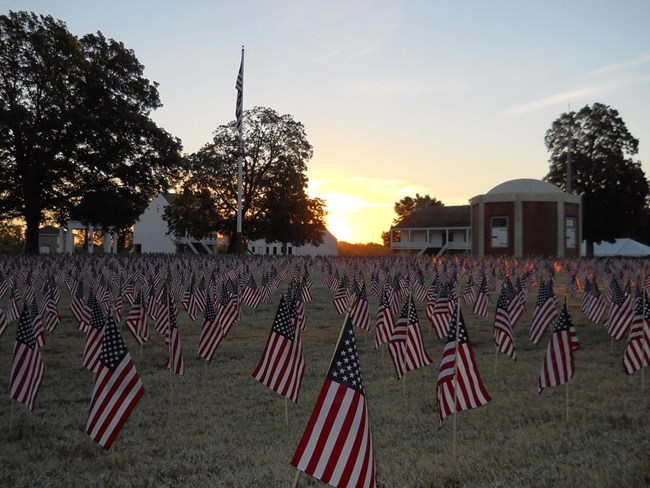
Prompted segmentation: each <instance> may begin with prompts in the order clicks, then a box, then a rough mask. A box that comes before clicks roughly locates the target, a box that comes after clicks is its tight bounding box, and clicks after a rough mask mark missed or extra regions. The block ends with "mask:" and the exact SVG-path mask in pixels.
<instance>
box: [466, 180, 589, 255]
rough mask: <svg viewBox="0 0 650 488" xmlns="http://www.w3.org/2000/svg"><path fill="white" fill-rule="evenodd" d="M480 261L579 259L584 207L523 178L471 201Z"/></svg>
mask: <svg viewBox="0 0 650 488" xmlns="http://www.w3.org/2000/svg"><path fill="white" fill-rule="evenodd" d="M470 204H471V207H472V254H473V255H475V256H487V255H508V256H558V257H565V256H579V255H580V241H581V240H582V237H581V236H582V218H581V215H582V201H581V198H580V197H579V196H577V195H572V194H569V193H565V192H563V191H562V190H560V189H559V188H558V187H557V186H555V185H553V184H551V183H546V182H544V181H540V180H533V179H528V178H521V179H517V180H510V181H506V182H505V183H501V184H500V185H497V186H495V187H494V188H492V189H491V190H490V191H489V192H487V193H486V194H485V195H478V196H475V197H473V198H472V199H471V200H470Z"/></svg>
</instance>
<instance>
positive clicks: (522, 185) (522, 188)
mask: <svg viewBox="0 0 650 488" xmlns="http://www.w3.org/2000/svg"><path fill="white" fill-rule="evenodd" d="M501 193H563V191H562V190H560V189H559V188H558V187H557V186H555V185H554V184H552V183H547V182H546V181H541V180H534V179H532V178H519V179H516V180H510V181H506V182H504V183H501V184H499V185H497V186H495V187H494V188H492V189H491V190H490V191H489V192H487V194H488V195H497V194H501Z"/></svg>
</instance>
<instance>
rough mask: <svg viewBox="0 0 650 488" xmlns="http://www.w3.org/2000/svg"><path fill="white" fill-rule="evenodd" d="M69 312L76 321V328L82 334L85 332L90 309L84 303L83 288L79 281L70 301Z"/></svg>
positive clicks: (88, 321)
mask: <svg viewBox="0 0 650 488" xmlns="http://www.w3.org/2000/svg"><path fill="white" fill-rule="evenodd" d="M70 310H71V311H72V315H74V318H75V319H76V320H77V328H78V329H79V330H80V331H82V332H86V331H87V330H88V324H89V323H90V308H88V307H87V306H86V303H85V302H84V286H83V282H82V281H81V280H79V281H78V282H77V285H76V286H75V290H74V295H73V296H72V298H71V300H70Z"/></svg>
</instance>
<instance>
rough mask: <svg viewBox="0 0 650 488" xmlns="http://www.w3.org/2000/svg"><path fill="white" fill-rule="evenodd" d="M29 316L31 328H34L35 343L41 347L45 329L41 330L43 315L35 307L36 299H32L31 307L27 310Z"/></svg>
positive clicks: (43, 341)
mask: <svg viewBox="0 0 650 488" xmlns="http://www.w3.org/2000/svg"><path fill="white" fill-rule="evenodd" d="M29 314H30V316H31V319H32V326H33V327H34V337H36V343H37V344H38V345H39V346H40V347H43V345H44V344H45V329H43V315H42V313H41V311H40V310H39V308H38V306H37V305H36V297H34V298H32V306H31V307H30V309H29Z"/></svg>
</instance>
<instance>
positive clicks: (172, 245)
mask: <svg viewBox="0 0 650 488" xmlns="http://www.w3.org/2000/svg"><path fill="white" fill-rule="evenodd" d="M172 198H173V195H172V194H171V193H159V194H158V195H156V197H155V198H154V199H153V200H152V201H151V203H150V204H149V206H148V207H147V208H146V209H145V210H144V213H143V214H142V215H140V217H139V218H138V220H137V221H136V222H135V226H134V227H133V249H134V251H135V252H142V253H149V252H163V253H174V252H176V238H175V237H174V236H172V235H168V234H167V222H165V221H164V220H163V218H162V216H163V213H164V211H165V207H166V206H167V205H169V202H170V201H171V199H172Z"/></svg>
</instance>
